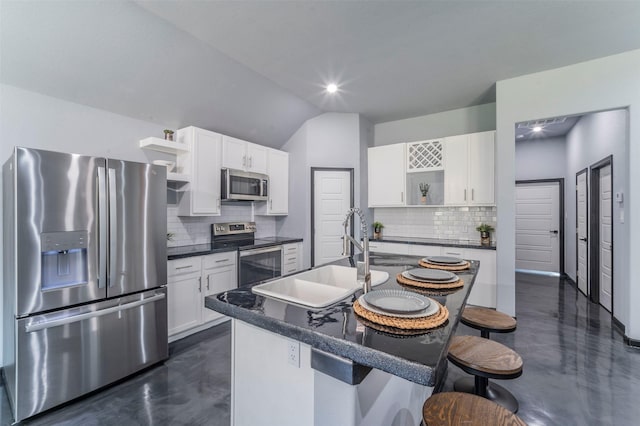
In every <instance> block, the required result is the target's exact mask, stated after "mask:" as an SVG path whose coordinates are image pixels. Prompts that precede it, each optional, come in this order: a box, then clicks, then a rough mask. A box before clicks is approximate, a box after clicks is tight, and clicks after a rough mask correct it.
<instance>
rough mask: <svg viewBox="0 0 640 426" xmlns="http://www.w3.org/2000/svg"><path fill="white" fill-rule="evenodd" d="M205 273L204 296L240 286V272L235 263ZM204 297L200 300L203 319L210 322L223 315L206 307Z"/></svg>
mask: <svg viewBox="0 0 640 426" xmlns="http://www.w3.org/2000/svg"><path fill="white" fill-rule="evenodd" d="M205 275H206V277H205V283H204V288H205V289H204V293H203V296H204V297H206V296H213V295H215V294H218V293H222V292H223V291H227V290H232V289H234V288H237V287H238V273H237V269H236V264H235V263H234V264H231V265H228V266H222V267H218V268H214V269H210V270H208V271H206V272H205ZM204 297H203V298H202V299H201V301H200V303H202V309H203V314H202V321H203V322H209V321H213V320H215V319H218V318H220V317H222V316H223V315H222V314H221V313H219V312H216V311H212V310H211V309H209V308H206V307H204Z"/></svg>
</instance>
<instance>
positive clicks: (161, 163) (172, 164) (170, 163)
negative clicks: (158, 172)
mask: <svg viewBox="0 0 640 426" xmlns="http://www.w3.org/2000/svg"><path fill="white" fill-rule="evenodd" d="M153 164H156V165H158V166H165V167H166V168H167V173H169V172H170V171H171V170H173V168H174V167H175V166H176V162H175V161H167V160H153Z"/></svg>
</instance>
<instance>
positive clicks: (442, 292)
mask: <svg viewBox="0 0 640 426" xmlns="http://www.w3.org/2000/svg"><path fill="white" fill-rule="evenodd" d="M399 284H400V286H402V288H404V289H406V290H408V291H413V292H415V293H418V294H422V295H423V296H436V297H437V296H448V295H450V294H453V293H455V292H456V291H460V289H461V288H462V287H458V288H454V289H448V288H443V289H428V288H418V287H413V286H411V285H407V284H402V283H399Z"/></svg>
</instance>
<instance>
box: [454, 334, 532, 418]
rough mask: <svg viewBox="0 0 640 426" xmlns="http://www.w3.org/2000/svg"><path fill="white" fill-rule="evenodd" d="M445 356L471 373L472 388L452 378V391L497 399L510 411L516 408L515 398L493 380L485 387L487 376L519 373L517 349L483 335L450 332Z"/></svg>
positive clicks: (511, 375) (501, 377)
mask: <svg viewBox="0 0 640 426" xmlns="http://www.w3.org/2000/svg"><path fill="white" fill-rule="evenodd" d="M448 358H449V361H451V362H452V363H453V364H454V365H456V366H458V367H459V368H461V369H462V370H463V371H464V372H466V373H468V374H472V375H473V376H475V378H474V383H473V388H472V389H469V388H461V387H460V386H456V385H457V384H458V382H456V383H454V389H455V390H456V391H460V392H468V393H474V394H476V395H478V396H481V397H483V398H487V399H490V400H492V401H494V402H497V403H498V404H500V405H502V406H503V407H505V408H507V409H508V410H510V411H512V412H514V413H515V412H517V411H518V400H517V399H516V398H515V397H514V396H513V395H512V394H511V392H509V391H508V390H507V389H505V388H503V387H502V386H498V385H496V384H495V383H491V386H490V387H489V379H500V380H505V379H515V378H517V377H520V375H521V374H522V358H521V357H520V355H518V353H517V352H515V351H513V350H511V349H509V348H508V347H506V346H504V345H502V344H500V343H498V342H494V341H492V340H489V339H485V338H483V337H478V336H454V337H453V339H452V340H451V346H449V353H448ZM488 388H489V389H488Z"/></svg>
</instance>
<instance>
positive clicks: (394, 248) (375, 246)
mask: <svg viewBox="0 0 640 426" xmlns="http://www.w3.org/2000/svg"><path fill="white" fill-rule="evenodd" d="M369 250H370V251H372V252H378V253H391V254H409V245H408V244H402V243H387V242H382V241H369Z"/></svg>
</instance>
